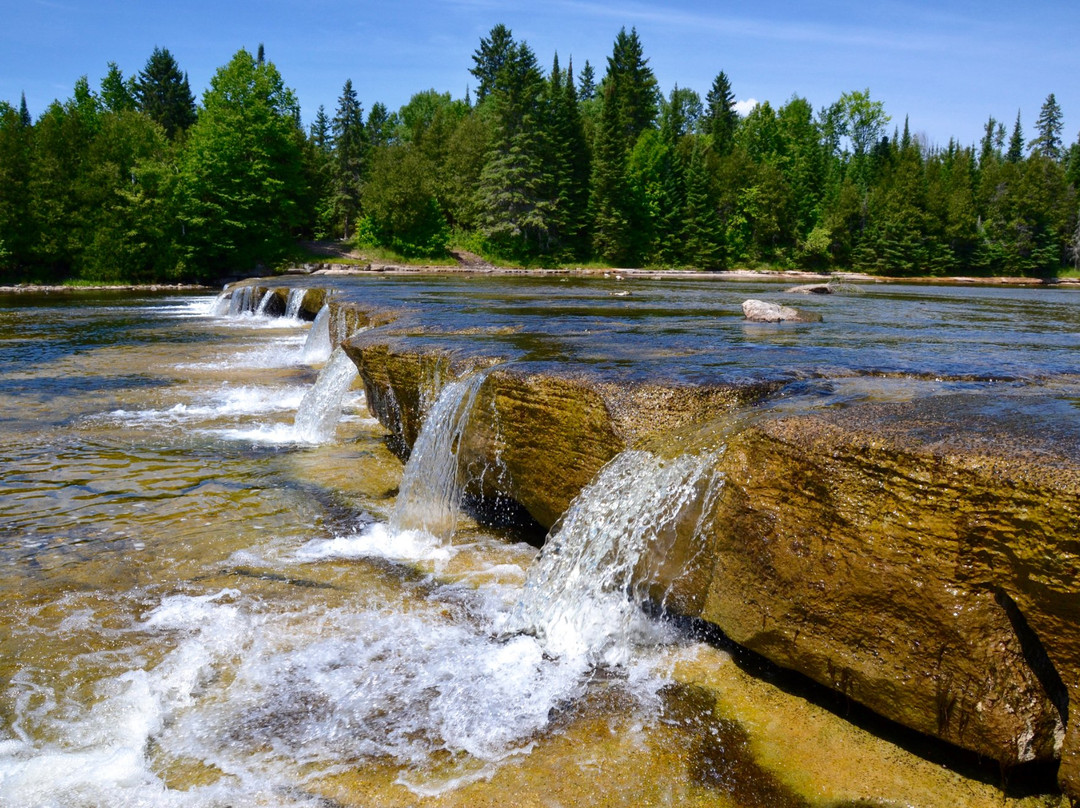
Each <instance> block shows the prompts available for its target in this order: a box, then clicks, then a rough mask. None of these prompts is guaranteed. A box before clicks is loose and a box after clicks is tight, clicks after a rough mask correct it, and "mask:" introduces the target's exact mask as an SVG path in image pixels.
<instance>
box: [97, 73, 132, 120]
mask: <svg viewBox="0 0 1080 808" xmlns="http://www.w3.org/2000/svg"><path fill="white" fill-rule="evenodd" d="M101 103H102V104H104V106H105V109H107V110H108V111H109V112H122V111H124V110H134V109H135V107H136V104H135V79H134V78H131V79H126V80H125V79H124V74H123V73H122V72H121V71H120V68H119V67H118V66H117V64H116V62H109V72H108V73H106V74H105V78H103V79H102V80H101Z"/></svg>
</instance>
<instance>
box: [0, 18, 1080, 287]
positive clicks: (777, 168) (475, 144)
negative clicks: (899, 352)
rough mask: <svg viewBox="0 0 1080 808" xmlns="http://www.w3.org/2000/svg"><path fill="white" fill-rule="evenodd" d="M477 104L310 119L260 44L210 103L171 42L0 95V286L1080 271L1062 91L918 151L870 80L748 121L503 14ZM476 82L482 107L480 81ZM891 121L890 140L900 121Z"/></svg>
mask: <svg viewBox="0 0 1080 808" xmlns="http://www.w3.org/2000/svg"><path fill="white" fill-rule="evenodd" d="M472 60H473V67H472V69H471V71H470V73H471V74H472V76H473V78H474V79H475V85H474V86H473V90H472V91H470V92H467V93H466V95H465V98H464V99H454V98H452V97H451V96H450V94H448V93H438V92H435V91H434V90H429V91H424V92H419V93H417V94H416V95H414V96H413V97H412V98H411V99H410V101H409V102H408V103H407V104H405V105H404V106H403V107H402V108H401V109H399V110H397V111H396V112H391V111H389V110H388V109H387V108H386V107H385V106H384V105H383V104H381V103H375V104H373V105H372V108H371V110H370V111H369V112H368V113H367V115H365V114H364V110H363V108H362V105H361V104H360V102H359V99H358V96H357V93H356V90H355V88H354V87H353V84H352V81H351V80H349V81H346V82H345V84H344V87H343V88H342V92H341V96H340V98H339V99H338V102H337V107H336V109H335V110H334V111H333V113H332V115H331V114H328V113H327V111H326V110H325V109H324V108H322V107H320V108H319V110H318V112H317V114H316V115H315V116H314V120H313V122H312V124H311V126H310V127H309V129H308V130H307V131H305V130H304V129H303V127H302V125H301V120H300V108H299V103H298V101H297V98H296V96H295V93H294V92H293V91H292V90H290V89H289V88H288V87H287V86H286V85H285V83H284V81H283V79H282V77H281V74H280V73H279V71H278V70H277V68H276V67H275V66H274V64H273V62H271V61H268V60H267V59H266V57H265V54H264V52H263V49H262V47H261V46H260V47H259V49H258V52H257V53H256V54H255V55H252V54H251V53H249V52H248V51H246V50H240V51H239V52H237V53H236V55H235V56H233V58H232V59H231V60H230V61H229V63H228V64H226V65H225V66H223V67H221V68H220V69H219V70H218V71H217V72H216V73H215V75H214V76H213V78H212V79H211V81H210V85H209V87H208V88H207V89H206V91H205V92H204V94H203V97H202V100H201V103H200V104H198V105H196V103H195V99H194V97H193V95H192V92H191V89H190V86H189V84H188V80H187V77H186V75H185V74H184V73H183V72H182V71H181V70H180V68H179V65H178V64H177V63H176V60H175V59H174V58H173V56H172V55H171V54H170V53H169V51H168V50H165V49H155V50H154V52H153V54H152V55H151V56H150V58H149V59H148V61H147V63H146V65H145V66H144V68H143V69H142V70H141V71H139V72H138V73H137V74H135V75H133V76H131V77H127V78H125V77H124V75H123V74H122V72H121V70H120V69H119V67H118V66H117V65H116V64H114V63H110V64H109V66H108V72H107V74H106V76H105V77H104V78H103V79H102V80H101V82H100V85H99V87H98V88H97V89H96V90H95V89H93V88H91V86H90V84H89V81H88V80H87V78H86V77H83V78H81V79H79V80H78V81H77V82H76V84H75V87H74V91H73V93H72V97H71V98H69V99H68V100H66V101H64V102H60V101H56V102H54V103H53V104H51V105H50V106H49V107H48V108H47V109H46V110H45V111H44V112H43V113H42V114H41V115H40V116H39V117H38V118H37V119H36V120H33V119H32V117H31V115H30V113H29V110H28V109H27V107H26V102H25V97H24V98H23V99H22V101H21V103H20V104H19V105H18V107H16V106H14V105H11V104H8V103H4V102H0V280H5V281H9V282H10V281H19V280H24V279H37V280H42V279H59V278H68V277H76V278H83V279H88V280H123V281H144V280H180V279H194V280H198V279H211V278H217V277H220V276H221V275H223V274H228V273H232V272H246V271H251V270H255V269H264V270H265V269H269V268H271V267H273V266H274V265H275V264H277V263H279V262H281V261H283V260H286V259H287V258H288V257H289V256H290V254H292V253H293V251H294V250H295V244H296V241H297V239H301V238H343V239H348V240H351V241H353V243H355V244H357V245H359V246H361V247H365V246H367V247H371V246H381V247H386V248H389V249H391V250H393V251H395V252H397V253H400V254H402V255H404V256H407V257H439V256H445V255H446V254H447V251H448V249H449V248H450V247H452V246H453V247H458V248H463V249H467V250H471V251H473V252H477V253H479V254H481V255H483V256H485V257H487V258H489V259H491V260H494V261H511V262H515V263H522V264H526V265H530V264H532V265H553V264H568V263H580V262H587V261H595V262H599V263H603V264H606V265H612V266H658V267H697V268H702V269H722V268H727V267H732V266H737V265H739V266H741V265H768V266H781V267H805V268H813V269H823V270H828V269H839V268H842V269H856V270H862V271H868V272H872V273H878V274H888V275H955V274H988V275H993V274H1008V275H1041V276H1052V275H1055V274H1057V273H1060V272H1061V271H1062V270H1063V269H1066V268H1068V267H1076V266H1077V265H1078V264H1080V217H1078V197H1077V188H1078V187H1080V138H1078V140H1077V142H1075V143H1073V144H1072V145H1071V146H1066V144H1065V141H1064V139H1063V131H1062V113H1061V109H1060V107H1059V105H1058V104H1057V101H1056V99H1055V98H1054V96H1053V94H1051V95H1049V96H1048V97H1047V98H1046V101H1045V103H1044V104H1043V106H1042V109H1041V112H1040V115H1039V118H1038V120H1037V121H1036V122H1035V125H1034V131H1033V133H1032V135H1033V136H1032V137H1031V138H1030V140H1029V139H1028V138H1027V137H1026V136H1025V133H1024V131H1023V128H1022V123H1021V120H1020V116H1019V114H1017V117H1016V119H1015V122H1013V123H1012V124H1011V127H1010V126H1009V125H1007V124H1006V123H1005V122H1003V121H999V120H997V119H995V118H993V117H991V118H990V119H989V120H988V121H987V122H986V126H985V130H984V135H983V137H982V139H981V141H980V142H979V143H978V144H973V145H969V146H965V145H961V144H959V143H957V142H956V141H955V140H951V141H950V142H949V143H948V144H947V145H946V146H945V147H940V146H935V145H931V144H928V143H925V142H921V141H920V139H919V138H917V137H915V136H913V135H912V134H911V131H910V127H909V124H908V121H907V120H905V121H904V123H903V127H902V128H901V127H900V126H899V125H898V124H895V123H892V121H891V119H890V117H889V116H888V115H887V114H886V112H885V110H884V107H883V105H882V103H881V102H879V101H876V100H874V99H872V97H871V95H870V92H869V90H861V91H852V92H848V93H844V94H843V95H841V97H840V98H839V99H837V100H836V101H835V102H833V103H832V104H829V105H827V106H824V107H821V108H819V109H817V110H815V109H814V107H813V106H812V105H811V104H810V102H809V101H807V100H806V99H804V98H801V97H799V96H797V95H795V96H792V97H791V99H789V100H788V101H787V102H786V103H784V104H783V105H782V106H779V107H777V108H774V107H773V106H772V105H771V104H770V103H769V102H763V103H761V104H758V105H757V106H755V107H754V108H753V109H752V110H750V111H749V112H748V113H747V114H745V115H741V114H739V112H738V111H737V110H736V105H735V95H734V91H733V89H732V85H731V82H730V80H729V78H728V76H727V75H726V74H725V73H724V72H720V73H718V74H717V76H716V78H715V80H714V81H713V83H712V85H711V87H710V88H709V90H708V92H707V93H706V95H705V97H704V98H702V97H701V96H700V95H699V94H698V93H697V92H695V91H694V90H691V89H688V88H681V87H678V86H675V87H674V88H672V89H671V90H670V91H669V93H668V94H667V95H666V96H665V95H664V94H663V93H662V92H661V91H660V88H659V86H658V82H657V80H656V77H655V75H654V74H653V71H652V69H651V68H650V67H649V64H648V59H647V58H645V55H644V51H643V47H642V43H641V41H640V38H639V37H638V35H637V32H636V30H631V31H629V32H627V31H626V30H625V29H623V30H621V31H620V32H619V34H618V35H617V37H616V38H615V41H614V44H613V47H612V52H611V55H610V56H609V57H608V58H607V66H606V70H605V72H604V74H603V76H599V77H598V76H597V75H596V71H595V69H594V68H593V66H592V65H590V64H589V63H588V62H585V64H584V66H582V67H581V69H580V70H579V71H577V72H575V69H574V66H573V64H572V63H568V64H567V65H566V67H565V68H564V67H563V66H562V65H561V64H560V62H559V58H558V56H555V57H554V59H553V63H552V66H551V68H550V70H545V69H543V68H542V67H541V66H540V64H539V62H538V60H537V57H536V55H535V53H534V52H533V51H532V49H531V48H530V47H529V46H528V44H527V43H525V42H522V41H518V40H516V39H515V38H514V37H513V34H512V32H511V31H510V30H509V29H508V28H506V26H503V25H496V26H495V27H494V28H492V29H491V31H490V33H489V34H488V35H487V36H485V37H483V38H482V39H481V41H480V44H479V47H478V48H477V49H476V50H475V51H474V53H473V55H472ZM473 93H475V98H473V97H472V94H473ZM891 123H892V127H891V128H890V124H891Z"/></svg>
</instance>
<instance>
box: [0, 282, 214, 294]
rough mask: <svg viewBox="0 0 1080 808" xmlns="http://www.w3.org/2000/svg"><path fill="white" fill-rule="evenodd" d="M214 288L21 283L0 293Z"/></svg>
mask: <svg viewBox="0 0 1080 808" xmlns="http://www.w3.org/2000/svg"><path fill="white" fill-rule="evenodd" d="M214 288H216V287H213V286H206V285H204V284H199V283H133V284H123V283H114V284H94V285H91V286H65V285H62V284H42V285H38V284H33V283H19V284H16V285H14V286H0V295H19V294H35V295H51V294H63V293H69V292H205V291H209V290H211V289H214Z"/></svg>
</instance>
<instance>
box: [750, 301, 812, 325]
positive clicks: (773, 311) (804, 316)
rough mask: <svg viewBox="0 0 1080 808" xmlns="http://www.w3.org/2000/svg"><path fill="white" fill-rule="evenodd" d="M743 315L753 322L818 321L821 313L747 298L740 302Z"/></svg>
mask: <svg viewBox="0 0 1080 808" xmlns="http://www.w3.org/2000/svg"><path fill="white" fill-rule="evenodd" d="M742 310H743V315H744V316H745V317H746V319H747V320H750V321H751V322H753V323H820V322H821V315H820V314H814V313H813V312H806V311H801V310H800V309H794V308H792V307H791V306H781V305H780V304H779V303H769V302H767V301H764V300H747V301H744V302H743V304H742Z"/></svg>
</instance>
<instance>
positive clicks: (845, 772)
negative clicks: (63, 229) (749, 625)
mask: <svg viewBox="0 0 1080 808" xmlns="http://www.w3.org/2000/svg"><path fill="white" fill-rule="evenodd" d="M299 297H300V295H299V294H298V295H296V296H293V295H290V297H289V302H288V310H287V311H286V314H287V316H283V317H268V316H265V314H261V313H259V311H258V308H259V305H260V302H261V301H257V300H254V299H253V295H252V294H251V291H250V289H249V288H247V287H243V288H241V289H240V290H238V291H236V292H235V293H234V294H232V295H229V296H221V297H218V298H214V297H213V296H195V297H175V296H134V295H120V294H97V295H91V294H79V295H74V296H72V297H70V298H63V299H57V298H36V297H31V296H22V297H13V298H7V299H4V300H3V301H2V302H4V304H5V307H4V308H3V309H2V310H0V340H2V341H3V343H4V345H5V358H4V361H3V363H2V365H0V382H2V384H0V405H2V406H0V420H2V422H3V426H2V429H0V503H2V508H0V513H2V517H0V520H2V521H0V561H2V564H0V605H2V608H0V621H2V623H3V625H2V627H0V805H3V806H10V807H11V808H30V807H32V806H228V805H252V806H329V805H334V806H338V805H349V806H351V805H356V806H414V805H439V806H442V805H447V806H449V805H463V806H465V805H467V806H474V805H509V804H515V805H530V806H531V805H535V806H541V805H543V806H549V805H566V806H569V805H598V804H604V805H627V806H629V805H692V806H732V807H735V808H737V807H738V806H756V805H790V806H795V805H799V806H803V805H835V804H855V802H856V801H857V800H873V801H875V802H874V804H883V803H880V802H878V801H877V800H878V799H879V798H881V799H888V800H896V801H899V802H903V803H904V804H920V805H937V804H941V805H944V804H948V803H947V802H944V801H942V800H941V798H940V794H942V793H945V794H948V795H949V796H950V798H952V797H955V796H956V795H963V798H964V801H965V802H966V804H970V805H991V804H993V805H1001V804H1004V803H1003V802H1002V797H1001V795H1000V792H998V791H997V790H996V789H995V788H993V787H992V786H986V785H984V784H982V783H978V782H975V781H971V780H968V779H965V778H963V777H961V776H960V775H956V774H953V773H949V772H946V771H944V770H942V769H941V767H939V766H937V765H936V764H933V763H929V762H927V761H923V760H921V759H919V758H917V757H915V756H912V755H908V754H907V753H905V752H903V751H902V750H901V749H899V748H898V747H896V746H894V745H893V744H892V743H890V742H888V741H886V740H882V739H880V738H876V737H874V736H872V735H869V734H867V733H863V732H861V731H860V730H856V729H854V728H852V727H851V726H850V725H848V724H846V722H843V721H842V720H840V719H837V718H836V717H835V716H833V715H832V714H831V713H830V712H829V711H828V710H826V709H823V708H819V707H815V706H813V705H810V704H808V703H806V701H805V700H804V699H802V698H801V697H798V696H793V695H790V694H788V693H785V692H784V691H783V690H781V689H778V688H775V687H773V686H772V685H770V684H768V683H767V682H763V681H761V680H758V679H755V678H753V677H750V676H748V675H747V674H746V673H745V672H744V671H742V670H741V669H740V668H739V667H738V666H737V665H735V664H734V663H733V660H732V658H731V657H730V656H729V655H728V654H727V653H726V652H724V651H722V650H719V649H717V648H715V647H713V646H711V645H708V644H706V643H703V642H699V641H697V640H696V639H694V638H693V637H691V636H689V635H688V634H686V633H685V632H682V631H679V630H676V629H675V628H674V627H672V626H670V625H667V624H666V623H664V622H663V621H661V620H658V619H656V618H653V617H650V616H648V615H647V614H645V613H644V612H643V611H642V610H641V609H639V608H637V600H638V599H640V598H641V597H643V596H644V595H643V593H641V592H638V593H636V595H637V596H636V597H630V595H631V594H634V593H633V592H632V589H633V587H632V586H631V585H630V573H631V571H632V570H633V569H634V567H635V565H636V564H637V563H638V560H639V558H640V556H641V553H642V552H643V550H644V548H645V547H646V546H647V545H649V544H655V543H656V542H658V541H662V540H663V536H664V534H665V532H666V531H668V530H669V529H671V528H672V526H673V525H675V524H676V523H679V522H684V521H686V520H690V521H691V522H692V521H693V520H694V519H696V518H699V514H700V513H702V512H704V511H705V510H707V509H706V508H704V507H702V501H703V500H704V499H707V498H709V497H713V496H716V495H717V494H718V492H719V491H720V490H722V486H723V481H722V480H719V479H715V478H714V477H712V476H711V475H710V473H709V471H708V466H709V464H708V462H707V460H708V456H709V454H708V453H709V452H719V451H723V443H722V441H717V442H715V443H713V444H711V445H710V446H708V447H706V448H703V449H702V450H701V451H700V452H699V453H696V454H687V455H684V456H681V457H675V458H665V457H661V456H660V455H658V454H652V453H650V452H648V451H634V452H627V453H625V454H624V455H621V456H619V457H617V458H616V459H615V460H614V461H612V463H611V464H610V465H609V466H608V468H606V469H605V470H604V471H603V472H602V473H601V475H600V476H599V477H598V478H597V480H596V482H595V484H594V485H593V486H590V488H589V489H587V490H586V491H585V492H583V495H582V497H581V498H580V499H579V501H578V502H576V503H575V505H574V506H573V507H572V508H571V511H570V512H568V513H567V515H566V516H565V517H564V519H563V520H562V522H561V524H560V526H558V528H557V529H556V530H555V531H553V540H552V541H551V542H550V543H549V545H548V547H547V549H545V551H544V552H543V554H542V557H541V558H540V559H539V561H538V559H537V556H538V551H537V550H536V549H535V548H534V547H532V546H530V545H528V544H526V543H524V542H522V541H519V540H518V539H517V537H515V536H514V535H513V534H509V533H505V532H500V531H497V530H493V529H486V528H483V527H481V526H479V525H477V524H476V523H475V522H474V521H473V520H472V519H471V518H470V517H469V516H468V515H467V514H463V513H461V511H460V507H459V505H460V503H459V498H460V486H461V481H460V480H459V479H458V477H457V474H458V470H457V469H456V462H455V461H456V454H455V452H456V449H455V445H456V443H457V442H458V441H460V439H461V434H462V430H464V429H465V428H466V424H467V419H468V416H469V412H470V408H471V406H472V401H473V400H474V398H475V396H476V390H477V389H478V387H479V385H480V384H482V382H483V379H484V371H479V372H477V373H475V374H473V375H471V376H467V377H463V378H461V379H456V380H440V384H439V386H438V390H439V394H438V395H437V396H436V397H435V398H434V399H433V401H432V404H431V407H430V411H429V417H428V420H427V421H426V422H425V424H424V427H423V431H422V433H421V436H420V438H419V439H418V441H417V446H416V448H414V451H413V457H412V458H411V459H410V461H409V465H408V466H407V467H406V469H405V470H404V472H405V476H404V479H403V476H402V474H403V469H402V466H401V463H400V461H399V460H398V459H397V458H396V457H394V456H393V455H392V454H391V453H390V452H389V450H388V449H387V447H386V441H385V438H386V435H385V432H384V430H383V429H382V428H381V427H380V426H379V425H378V423H377V422H376V421H374V420H373V419H372V418H370V417H369V416H368V414H367V412H366V407H365V403H364V399H363V393H362V392H361V391H360V390H358V389H356V388H355V384H354V380H355V368H352V369H350V368H348V367H346V366H345V364H344V362H343V360H341V359H340V357H341V356H343V354H340V353H339V354H336V355H335V356H333V357H331V358H330V359H329V361H328V362H327V363H326V365H325V366H324V368H323V371H322V374H317V373H316V371H315V370H314V369H313V368H312V367H311V366H310V364H309V363H315V364H318V363H319V362H321V361H323V360H325V359H326V357H327V355H328V354H329V350H328V348H329V330H327V329H328V322H327V319H326V318H325V317H322V315H321V314H320V317H321V318H322V319H317V321H316V324H315V326H313V328H317V329H319V331H317V332H316V331H313V332H312V334H311V335H310V336H309V335H307V334H305V332H304V331H303V328H304V327H306V324H305V323H302V322H301V321H300V320H299V319H297V311H298V308H294V306H296V307H298V306H299V301H298V298H299ZM264 308H265V307H264ZM342 336H343V335H341V334H338V335H337V337H338V339H340V338H341V337H342ZM317 378H318V379H320V380H323V381H324V382H325V383H324V386H323V387H321V388H320V387H319V386H318V383H317ZM305 410H306V411H307V412H308V414H309V415H311V418H310V420H305V416H303V415H302V413H304V412H305ZM312 424H314V425H313V426H312ZM399 491H400V493H399ZM751 731H752V732H753V744H752V745H751V742H750V741H749V740H748V738H749V737H750V736H749V735H748V734H747V733H750V732H751ZM822 750H826V751H825V752H823V751H822ZM886 760H888V761H890V762H889V763H888V764H885V763H883V762H882V761H886ZM823 761H827V762H828V765H825V766H823ZM875 767H877V768H876V769H875ZM823 769H824V770H825V771H824V773H823ZM871 769H874V771H870V770H871ZM797 791H800V792H801V793H808V794H809V793H812V794H814V795H815V796H813V797H806V798H804V797H802V796H798V795H797V794H796V792H797ZM1008 804H1019V803H1018V802H1016V803H1014V801H1010V802H1009V803H1008ZM1025 804H1031V805H1034V804H1035V803H1034V802H1030V803H1025ZM1039 804H1042V803H1039Z"/></svg>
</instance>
